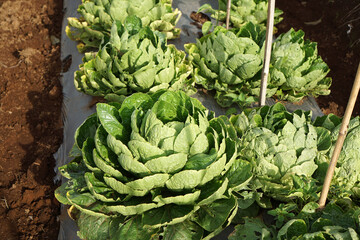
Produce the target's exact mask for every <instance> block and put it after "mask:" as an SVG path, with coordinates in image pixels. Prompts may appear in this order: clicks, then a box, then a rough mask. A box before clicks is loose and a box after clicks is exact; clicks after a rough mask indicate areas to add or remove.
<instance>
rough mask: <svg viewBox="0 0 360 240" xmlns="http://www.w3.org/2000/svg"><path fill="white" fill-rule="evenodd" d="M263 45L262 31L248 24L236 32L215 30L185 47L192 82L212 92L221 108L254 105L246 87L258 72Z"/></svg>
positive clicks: (261, 61) (260, 66)
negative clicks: (232, 105)
mask: <svg viewBox="0 0 360 240" xmlns="http://www.w3.org/2000/svg"><path fill="white" fill-rule="evenodd" d="M264 41H265V31H264V30H262V29H261V28H260V26H259V25H254V24H252V23H248V24H246V25H245V26H244V27H242V28H241V29H240V30H236V29H232V30H226V29H225V28H223V27H216V28H215V30H214V31H213V32H212V33H211V34H208V35H206V36H204V37H202V38H201V39H199V40H197V42H196V43H190V44H187V45H185V50H186V51H187V52H188V53H189V60H190V61H191V62H192V63H193V65H194V72H193V78H194V80H195V82H196V83H197V84H199V85H202V86H203V87H204V88H205V89H208V90H216V95H215V99H216V100H217V102H218V103H219V104H220V105H221V106H222V107H228V106H230V105H231V104H233V103H234V102H235V103H238V104H239V105H241V106H243V105H246V104H247V103H251V102H254V101H255V99H254V98H253V97H252V96H250V89H249V87H250V85H251V81H253V79H254V77H255V76H256V75H257V74H258V73H259V72H260V71H261V68H262V64H263V55H264V46H263V43H264ZM255 79H256V78H255ZM268 94H270V93H269V92H268ZM270 96H271V95H270Z"/></svg>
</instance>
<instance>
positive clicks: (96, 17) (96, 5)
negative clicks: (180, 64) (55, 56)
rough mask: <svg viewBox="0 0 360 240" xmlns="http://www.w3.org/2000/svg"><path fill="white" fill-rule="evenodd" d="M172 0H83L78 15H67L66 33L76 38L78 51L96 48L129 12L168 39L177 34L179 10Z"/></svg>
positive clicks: (123, 20)
mask: <svg viewBox="0 0 360 240" xmlns="http://www.w3.org/2000/svg"><path fill="white" fill-rule="evenodd" d="M171 4H172V0H161V1H160V0H131V1H129V0H82V4H81V5H80V6H79V8H78V12H79V13H80V15H81V17H80V18H74V17H71V18H68V24H69V25H68V26H67V27H66V34H67V36H68V37H69V38H70V39H72V40H74V41H79V42H80V43H79V45H78V49H79V51H80V52H83V51H85V50H87V49H88V48H98V47H99V46H100V43H101V41H102V40H103V38H105V39H106V38H108V37H109V35H110V30H111V26H112V25H113V23H114V22H120V23H125V22H126V18H127V17H128V16H133V15H136V16H137V17H139V18H141V21H142V23H143V25H144V26H149V27H150V28H151V29H152V30H157V31H160V32H163V33H165V34H166V37H167V38H169V39H172V38H176V37H178V36H179V35H180V29H178V28H175V25H176V23H177V22H178V20H179V19H180V16H181V12H180V11H179V10H178V9H175V10H173V9H172V7H171Z"/></svg>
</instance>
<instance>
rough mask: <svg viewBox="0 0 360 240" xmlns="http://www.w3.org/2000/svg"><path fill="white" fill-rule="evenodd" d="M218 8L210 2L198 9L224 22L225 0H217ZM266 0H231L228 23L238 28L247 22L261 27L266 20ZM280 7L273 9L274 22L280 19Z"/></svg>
mask: <svg viewBox="0 0 360 240" xmlns="http://www.w3.org/2000/svg"><path fill="white" fill-rule="evenodd" d="M218 4H219V9H213V8H212V7H211V5H210V4H204V5H202V6H201V7H200V8H199V10H198V11H204V12H209V13H211V17H212V18H215V19H217V20H219V21H223V22H225V20H226V9H227V0H219V1H218ZM267 9H268V0H232V1H231V8H230V23H231V25H232V26H234V27H237V28H240V27H242V26H243V25H244V24H246V23H247V22H252V23H255V24H260V25H262V26H263V27H265V25H266V21H267ZM282 13H283V11H281V10H280V9H278V8H276V9H275V15H274V17H275V18H274V23H275V24H277V23H279V22H280V21H281V20H282V17H280V15H281V14H282Z"/></svg>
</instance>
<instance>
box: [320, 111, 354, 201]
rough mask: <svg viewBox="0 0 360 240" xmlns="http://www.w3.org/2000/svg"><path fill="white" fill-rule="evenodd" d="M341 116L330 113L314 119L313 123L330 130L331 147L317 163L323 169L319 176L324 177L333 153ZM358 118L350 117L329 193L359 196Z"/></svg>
mask: <svg viewBox="0 0 360 240" xmlns="http://www.w3.org/2000/svg"><path fill="white" fill-rule="evenodd" d="M341 120H342V119H341V118H339V117H337V116H335V115H333V114H330V115H327V116H323V117H319V118H317V119H316V120H315V123H314V124H315V125H317V126H322V127H325V128H327V129H329V130H330V131H331V142H332V147H331V150H330V151H329V152H328V155H327V156H326V157H324V158H321V159H319V163H318V164H319V165H320V166H321V167H322V169H323V171H322V173H323V174H321V175H320V176H319V177H320V178H322V179H323V178H324V176H325V173H326V169H327V168H328V164H329V162H330V159H331V156H332V154H333V151H334V148H335V144H336V141H337V138H338V135H339V131H340V127H341ZM359 146H360V118H359V117H355V118H353V119H351V121H350V123H349V126H348V130H347V135H346V138H345V140H344V144H343V147H342V149H341V152H340V155H339V158H338V162H337V166H336V168H335V173H334V177H333V180H332V185H331V192H330V194H337V195H340V194H345V196H346V195H348V196H349V195H355V196H356V197H357V198H360V158H359V156H360V148H359Z"/></svg>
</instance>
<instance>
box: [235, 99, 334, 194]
mask: <svg viewBox="0 0 360 240" xmlns="http://www.w3.org/2000/svg"><path fill="white" fill-rule="evenodd" d="M230 121H231V122H232V124H233V125H234V127H235V128H236V130H237V132H238V135H239V138H240V140H239V141H240V144H239V146H240V147H239V156H240V157H241V158H243V159H247V160H248V161H250V162H251V163H252V164H253V171H254V176H255V178H254V181H253V184H254V187H255V188H259V189H261V190H262V191H263V192H264V193H265V194H266V195H268V196H270V197H273V198H275V199H278V200H284V201H289V200H291V199H292V198H300V199H304V200H307V198H315V199H316V198H317V197H316V196H312V194H314V193H316V192H317V189H316V186H312V185H310V186H308V187H309V189H306V185H307V184H308V183H309V184H310V182H311V180H313V178H312V176H313V174H314V173H315V171H316V170H317V168H318V165H317V159H318V158H319V157H320V156H321V155H325V154H326V153H327V152H328V150H329V149H330V147H331V140H330V134H329V131H328V130H326V129H325V128H322V127H314V126H313V125H312V122H311V112H304V111H302V110H297V111H295V112H294V113H289V112H287V111H286V109H285V107H284V105H282V104H280V103H277V104H275V105H274V106H272V107H269V106H265V107H262V108H259V109H252V110H251V109H249V110H246V111H244V112H243V113H241V114H239V115H234V116H232V117H231V119H230ZM307 191H308V192H307Z"/></svg>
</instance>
